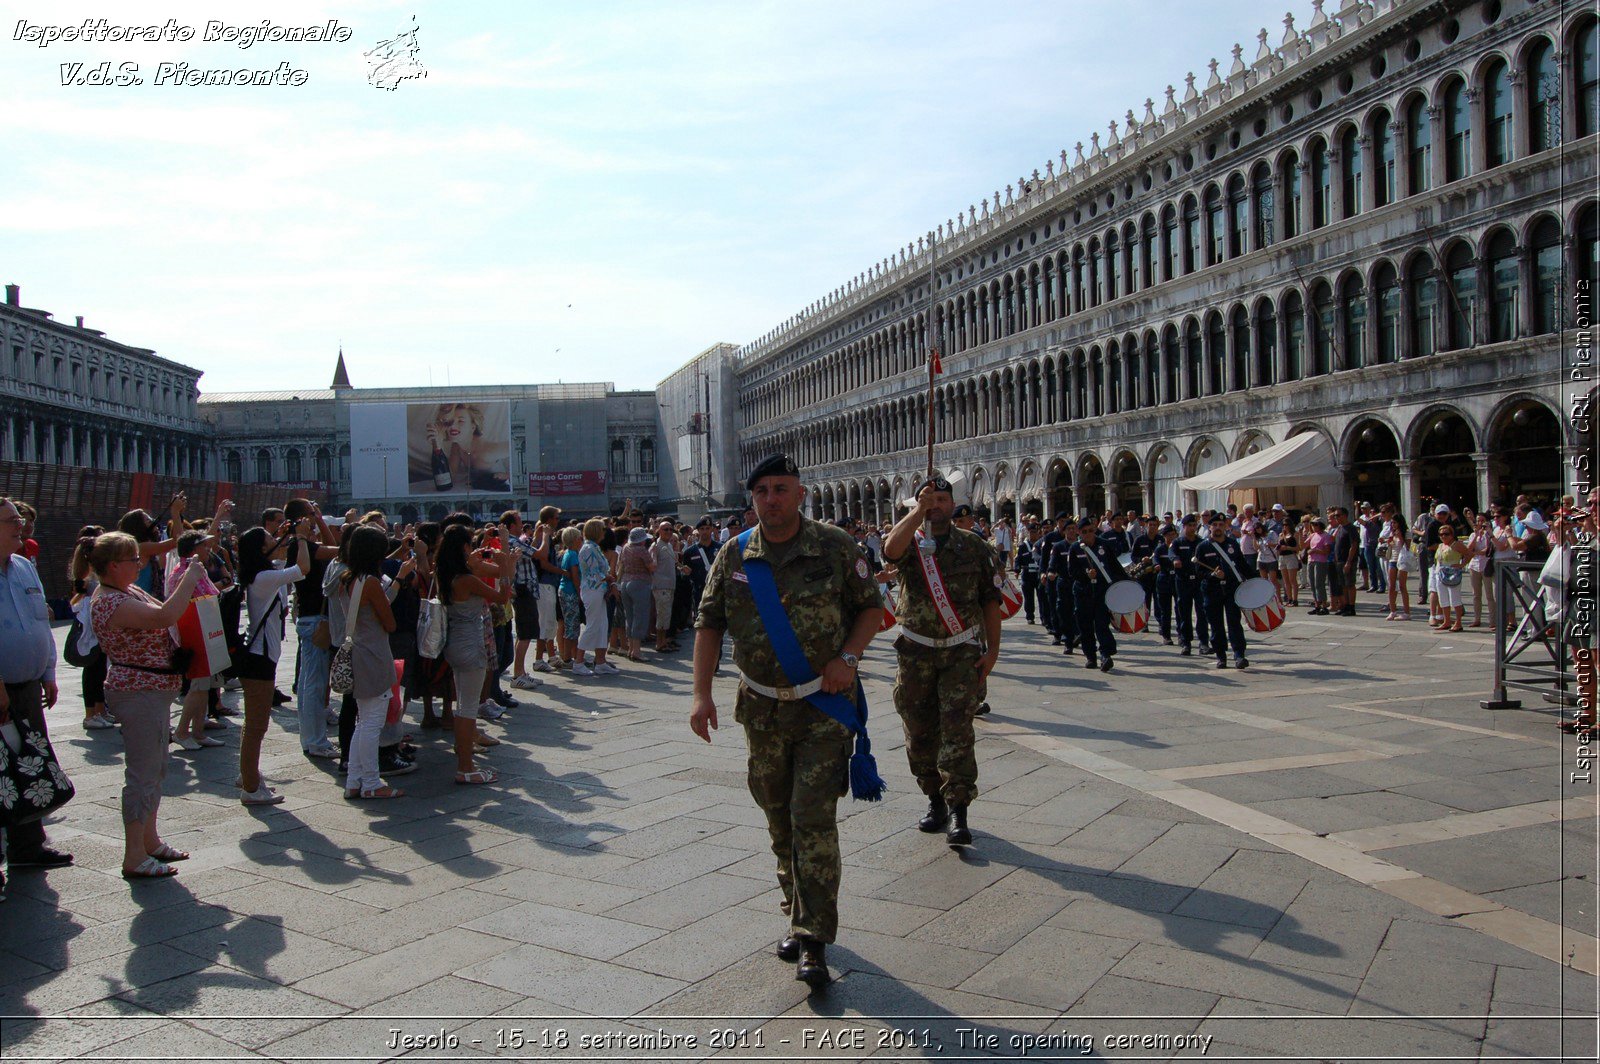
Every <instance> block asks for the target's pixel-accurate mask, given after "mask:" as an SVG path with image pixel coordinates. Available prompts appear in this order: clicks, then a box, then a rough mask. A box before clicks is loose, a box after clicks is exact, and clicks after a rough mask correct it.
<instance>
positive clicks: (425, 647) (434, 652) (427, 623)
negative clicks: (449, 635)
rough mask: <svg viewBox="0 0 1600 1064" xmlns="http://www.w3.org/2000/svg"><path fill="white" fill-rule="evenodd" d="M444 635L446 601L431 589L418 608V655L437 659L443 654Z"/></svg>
mask: <svg viewBox="0 0 1600 1064" xmlns="http://www.w3.org/2000/svg"><path fill="white" fill-rule="evenodd" d="M444 637H445V612H444V603H442V602H440V601H439V599H438V596H437V595H436V594H435V593H432V592H431V591H430V593H429V594H428V595H427V596H425V597H424V598H423V600H422V603H421V605H420V606H419V608H418V610H417V656H418V657H424V658H435V659H436V658H438V657H440V656H441V655H443V654H444Z"/></svg>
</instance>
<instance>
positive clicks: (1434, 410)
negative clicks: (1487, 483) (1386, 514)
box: [1405, 403, 1485, 511]
mask: <svg viewBox="0 0 1600 1064" xmlns="http://www.w3.org/2000/svg"><path fill="white" fill-rule="evenodd" d="M1481 440H1482V433H1481V432H1480V431H1479V430H1478V429H1477V427H1476V426H1475V425H1474V424H1473V423H1472V419H1471V418H1470V417H1468V416H1467V414H1466V413H1465V412H1463V411H1462V410H1461V409H1459V408H1458V407H1455V406H1452V405H1449V404H1443V403H1440V404H1435V405H1433V406H1430V407H1428V408H1427V409H1425V410H1423V411H1422V412H1421V413H1419V414H1418V415H1417V416H1416V417H1414V418H1413V419H1412V420H1411V424H1410V425H1409V426H1407V429H1406V441H1405V443H1406V450H1405V456H1406V457H1407V458H1408V459H1410V460H1411V462H1412V469H1413V470H1414V472H1415V476H1416V484H1417V490H1418V492H1419V494H1420V497H1421V501H1422V504H1423V505H1424V506H1426V507H1428V508H1430V509H1431V508H1432V506H1433V505H1434V503H1435V502H1436V501H1443V502H1447V503H1449V504H1450V508H1451V509H1453V510H1457V511H1459V510H1460V509H1461V508H1462V507H1463V506H1472V507H1474V508H1475V509H1476V508H1481V506H1482V504H1483V503H1484V501H1485V500H1482V499H1479V498H1478V494H1479V488H1480V485H1479V484H1478V477H1477V475H1476V470H1475V468H1474V464H1473V459H1472V456H1473V454H1475V453H1476V452H1477V451H1478V450H1479V449H1480V441H1481Z"/></svg>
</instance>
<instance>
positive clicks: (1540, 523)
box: [1522, 510, 1550, 532]
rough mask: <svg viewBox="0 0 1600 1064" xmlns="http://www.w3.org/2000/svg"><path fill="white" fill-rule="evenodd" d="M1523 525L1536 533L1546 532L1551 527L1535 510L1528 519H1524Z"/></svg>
mask: <svg viewBox="0 0 1600 1064" xmlns="http://www.w3.org/2000/svg"><path fill="white" fill-rule="evenodd" d="M1522 524H1523V526H1524V527H1526V528H1531V529H1533V530H1534V531H1535V532H1544V531H1546V530H1548V529H1549V527H1550V526H1549V525H1547V524H1545V521H1544V518H1543V517H1542V516H1540V514H1539V511H1538V510H1534V511H1533V512H1532V513H1530V514H1529V515H1528V516H1527V517H1524V518H1523V519H1522Z"/></svg>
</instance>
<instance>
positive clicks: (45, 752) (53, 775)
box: [0, 715, 76, 828]
mask: <svg viewBox="0 0 1600 1064" xmlns="http://www.w3.org/2000/svg"><path fill="white" fill-rule="evenodd" d="M74 793H76V792H75V791H74V789H73V786H72V781H71V780H70V779H68V778H67V774H66V773H65V772H63V771H62V769H61V765H60V763H59V762H57V761H56V752H55V751H54V750H52V749H51V748H50V740H49V739H48V738H46V737H45V734H44V732H42V731H40V730H39V729H38V728H35V727H34V726H33V723H32V722H31V721H29V720H27V719H25V718H23V717H21V716H17V715H13V716H12V717H11V719H10V720H9V721H7V722H6V723H5V724H0V828H14V827H18V826H20V825H22V824H31V823H33V822H34V821H36V820H41V819H43V818H44V817H46V816H48V815H49V814H50V813H52V812H54V811H55V810H57V809H60V808H61V807H62V806H63V805H66V804H67V802H69V801H71V800H72V796H73V794H74Z"/></svg>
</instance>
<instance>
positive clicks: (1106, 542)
mask: <svg viewBox="0 0 1600 1064" xmlns="http://www.w3.org/2000/svg"><path fill="white" fill-rule="evenodd" d="M1100 545H1101V546H1102V547H1104V548H1105V549H1106V550H1108V551H1110V552H1111V555H1112V557H1114V558H1120V557H1122V556H1123V555H1124V554H1127V553H1128V552H1129V551H1130V550H1132V549H1133V537H1132V535H1131V534H1130V533H1129V531H1128V517H1127V515H1126V514H1123V513H1114V514H1112V515H1111V531H1109V532H1101V533H1100Z"/></svg>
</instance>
